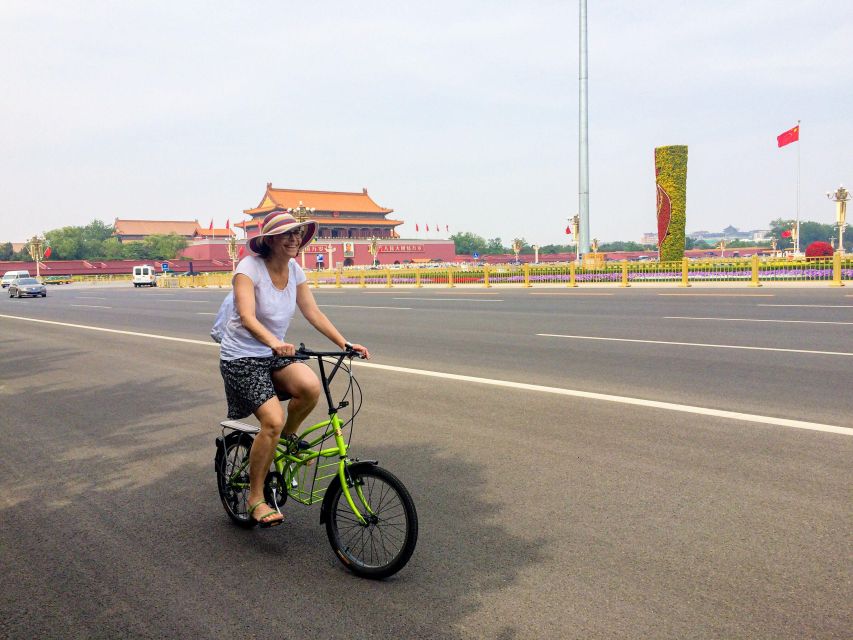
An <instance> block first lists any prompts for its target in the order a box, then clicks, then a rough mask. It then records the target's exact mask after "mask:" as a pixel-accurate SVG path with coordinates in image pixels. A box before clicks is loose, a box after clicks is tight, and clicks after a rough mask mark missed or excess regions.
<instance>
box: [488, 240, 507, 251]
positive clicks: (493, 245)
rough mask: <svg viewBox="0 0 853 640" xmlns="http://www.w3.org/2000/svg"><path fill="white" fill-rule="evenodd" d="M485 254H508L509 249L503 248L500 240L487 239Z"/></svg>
mask: <svg viewBox="0 0 853 640" xmlns="http://www.w3.org/2000/svg"><path fill="white" fill-rule="evenodd" d="M486 253H491V254H495V253H509V249H507V248H506V247H504V244H503V241H502V240H501V239H500V238H489V240H488V241H487V243H486Z"/></svg>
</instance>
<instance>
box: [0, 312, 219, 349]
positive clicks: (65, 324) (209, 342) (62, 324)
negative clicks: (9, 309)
mask: <svg viewBox="0 0 853 640" xmlns="http://www.w3.org/2000/svg"><path fill="white" fill-rule="evenodd" d="M0 318H8V319H10V320H25V321H26V322H38V323H41V324H53V325H57V326H60V327H73V328H74V329H86V330H88V331H103V332H104V333H119V334H121V335H125V336H137V337H139V338H154V339H155V340H169V341H171V342H186V343H188V344H203V345H205V346H208V347H210V346H213V347H217V348H218V347H219V345H218V344H216V343H215V342H213V341H212V340H191V339H189V338H172V337H170V336H158V335H156V334H153V333H141V332H139V331H123V330H121V329H107V328H106V327H93V326H90V325H86V324H74V323H71V322H57V321H56V320H40V319H37V318H24V317H21V316H7V315H4V314H0Z"/></svg>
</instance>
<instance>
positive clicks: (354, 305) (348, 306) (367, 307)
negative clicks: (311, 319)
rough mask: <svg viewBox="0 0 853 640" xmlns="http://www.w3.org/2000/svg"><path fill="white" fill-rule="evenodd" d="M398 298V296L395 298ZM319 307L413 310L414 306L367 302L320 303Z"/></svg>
mask: <svg viewBox="0 0 853 640" xmlns="http://www.w3.org/2000/svg"><path fill="white" fill-rule="evenodd" d="M395 300H396V298H395ZM317 306H318V307H340V308H343V309H400V310H403V311H411V310H412V307H371V306H370V305H366V304H318V305H317Z"/></svg>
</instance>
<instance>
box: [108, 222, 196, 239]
mask: <svg viewBox="0 0 853 640" xmlns="http://www.w3.org/2000/svg"><path fill="white" fill-rule="evenodd" d="M114 226H115V232H114V233H113V235H116V236H153V235H161V234H162V235H168V234H170V233H176V234H178V235H179V236H185V237H187V238H191V237H193V235H195V232H196V231H197V230H198V228H199V226H198V220H119V219H118V218H116V221H115V224H114Z"/></svg>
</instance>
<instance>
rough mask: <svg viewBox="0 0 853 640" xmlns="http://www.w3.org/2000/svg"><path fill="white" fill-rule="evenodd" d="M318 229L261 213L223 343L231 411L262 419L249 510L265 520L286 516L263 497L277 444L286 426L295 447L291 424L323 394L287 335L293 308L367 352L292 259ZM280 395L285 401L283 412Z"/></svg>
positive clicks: (341, 343)
mask: <svg viewBox="0 0 853 640" xmlns="http://www.w3.org/2000/svg"><path fill="white" fill-rule="evenodd" d="M316 232H317V223H316V222H314V221H313V220H307V221H305V222H301V223H300V222H298V221H297V220H296V219H295V218H294V217H293V216H292V215H290V214H288V213H283V212H281V211H274V212H272V213H270V214H268V215H267V216H266V217H265V218H264V220H263V223H262V225H261V232H260V234H259V235H257V236H255V237H253V238H251V239H250V240H249V242H248V244H247V246H248V249H249V252H250V255H248V256H246V257H245V258H244V259H243V260H241V261H240V263H239V264H238V265H237V269H236V270H235V271H234V279H233V286H234V310H233V311H232V312H231V317H230V318H229V319H228V322H226V324H225V328H224V331H223V336H222V341H221V343H220V351H219V358H220V360H219V370H220V372H221V373H222V379H223V380H224V382H225V395H226V397H227V399H228V418H229V419H231V420H239V419H240V418H245V417H246V416H248V415H249V414H250V413H251V414H254V416H255V417H256V418H257V419H258V421H259V422H260V429H261V430H260V433H258V434H257V436H255V440H254V443H253V445H252V450H251V453H250V456H249V485H250V487H249V496H248V504H249V513H250V515H251V517H252V518H254V519H255V520H257V521H258V523H259V524H260V526H262V527H271V526H275V525H277V524H281V521H282V519H283V518H282V516H281V514H280V513H279V512H278V511H276V510H275V509H273V508H272V507H271V506H269V505H268V504H267V503H266V501H265V499H264V480H265V478H266V475H267V471H268V470H269V468H270V463H271V462H272V459H273V455H274V453H275V445H276V443H277V442H278V439H279V437H280V435H281V433H282V431H283V432H284V435H285V437H287V438H289V439H291V440H294V442H293V443H292V446H293V447H298V446H299V443H298V442H296V441H295V440H296V431H297V429H298V428H299V425H300V424H302V422H303V420H305V418H306V417H308V414H310V413H311V410H312V409H313V408H314V406H315V405H316V404H317V399H318V397H319V395H320V381H319V380H318V379H317V376H316V374H315V373H314V372H313V371H312V370H311V369H310V368H309V367H308V366H306V365H305V364H304V363H302V362H300V361H298V360H295V359H293V356H294V354H295V352H296V347H295V346H294V345H293V344H291V343H289V342H285V341H284V338H285V334H286V333H287V328H288V326H289V325H290V321H291V319H292V318H293V314H294V313H295V311H296V307H297V306H298V307H299V310H300V311H301V312H302V315H303V316H304V317H305V319H306V320H308V322H310V323H311V324H312V325H313V326H314V328H316V329H317V330H318V331H319V332H320V333H322V334H323V335H324V336H326V337H327V338H328V339H329V340H331V341H332V342H334V343H335V344H336V345H337V346H338V347H340V348H341V349H352V350H354V351H356V352H358V353H359V354H360V355H361V357H363V358H369V357H370V353H369V352H368V350H367V348H365V347H363V346H362V345H360V344H350V343H349V342H347V340H346V339H345V338H344V337H343V335H341V333H340V332H339V331H338V330H337V329H336V328H335V326H334V325H333V324H332V323H331V321H330V320H329V319H328V318H327V317H326V315H325V314H324V313H323V312H322V311H320V309H319V308H318V307H317V303H316V301H315V300H314V296H313V294H312V293H311V290H310V289H309V288H308V284H307V282H306V277H305V272H304V271H303V270H302V268H301V267H300V266H299V264H298V263H297V262H296V260H295V258H296V256H297V255H298V254H299V251H300V250H301V249H302V248H303V247H304V246H305V245H306V244H308V243H309V242H311V238H313V237H314V234H315V233H316ZM280 400H282V401H283V400H290V402H289V403H288V405H287V417H286V419H285V412H284V409H283V408H282V406H281V403H280V402H279V401H280Z"/></svg>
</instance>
